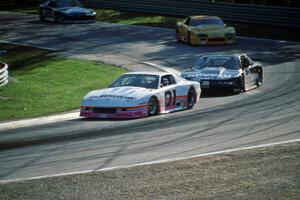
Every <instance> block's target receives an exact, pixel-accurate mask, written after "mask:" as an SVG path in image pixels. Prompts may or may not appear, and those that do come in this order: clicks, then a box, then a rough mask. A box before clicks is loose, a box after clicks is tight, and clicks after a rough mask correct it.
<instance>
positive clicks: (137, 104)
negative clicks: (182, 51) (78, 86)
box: [80, 72, 201, 119]
mask: <svg viewBox="0 0 300 200" xmlns="http://www.w3.org/2000/svg"><path fill="white" fill-rule="evenodd" d="M200 93H201V89H200V83H199V82H196V81H188V80H185V79H183V78H181V77H179V76H177V75H175V74H170V73H165V72H130V73H125V74H123V75H122V76H120V77H119V78H118V79H117V80H115V81H114V82H113V83H112V85H111V86H110V87H109V88H105V89H101V90H95V91H91V92H89V93H88V94H87V95H86V96H85V97H84V98H83V100H82V102H81V106H80V116H82V117H88V118H117V119H122V118H124V119H126V118H139V117H146V116H151V115H157V114H160V113H169V112H173V111H177V110H183V109H191V108H193V107H194V105H195V104H196V103H197V102H198V100H199V97H200Z"/></svg>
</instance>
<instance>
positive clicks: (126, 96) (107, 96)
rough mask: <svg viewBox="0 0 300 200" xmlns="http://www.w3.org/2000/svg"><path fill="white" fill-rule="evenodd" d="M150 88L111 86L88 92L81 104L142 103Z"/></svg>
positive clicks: (117, 104) (127, 104) (120, 104)
mask: <svg viewBox="0 0 300 200" xmlns="http://www.w3.org/2000/svg"><path fill="white" fill-rule="evenodd" d="M151 92H152V90H151V89H146V88H141V87H113V88H106V89H101V90H94V91H91V92H89V93H88V94H87V95H86V96H85V97H84V99H83V101H82V103H81V105H82V106H102V107H126V106H136V105H137V104H140V103H141V104H142V103H143V104H144V103H146V102H147V101H148V99H147V96H148V95H150V94H151Z"/></svg>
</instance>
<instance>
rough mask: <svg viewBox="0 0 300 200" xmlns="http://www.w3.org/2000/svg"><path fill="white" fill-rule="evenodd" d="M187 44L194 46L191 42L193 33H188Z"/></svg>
mask: <svg viewBox="0 0 300 200" xmlns="http://www.w3.org/2000/svg"><path fill="white" fill-rule="evenodd" d="M186 43H188V44H190V45H192V41H191V32H190V31H188V32H187V36H186Z"/></svg>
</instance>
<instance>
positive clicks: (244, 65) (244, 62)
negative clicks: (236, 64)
mask: <svg viewBox="0 0 300 200" xmlns="http://www.w3.org/2000/svg"><path fill="white" fill-rule="evenodd" d="M241 65H242V68H247V67H248V66H249V65H250V62H249V60H248V59H247V58H246V57H245V56H244V55H243V56H241Z"/></svg>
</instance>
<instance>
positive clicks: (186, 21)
mask: <svg viewBox="0 0 300 200" xmlns="http://www.w3.org/2000/svg"><path fill="white" fill-rule="evenodd" d="M190 23H191V18H190V17H188V18H186V20H185V22H184V24H185V25H190Z"/></svg>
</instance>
